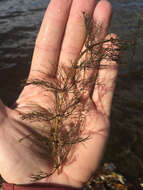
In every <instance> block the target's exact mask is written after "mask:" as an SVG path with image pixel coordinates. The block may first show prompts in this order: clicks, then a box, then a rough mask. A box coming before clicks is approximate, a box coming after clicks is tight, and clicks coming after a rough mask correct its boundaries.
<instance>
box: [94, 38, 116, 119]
mask: <svg viewBox="0 0 143 190" xmlns="http://www.w3.org/2000/svg"><path fill="white" fill-rule="evenodd" d="M105 40H106V41H108V40H109V41H108V42H106V43H105V44H104V45H103V49H104V52H105V53H104V55H103V59H102V60H101V63H100V69H99V73H98V78H97V81H96V83H95V86H94V91H93V95H92V99H93V102H94V103H95V105H96V108H97V110H98V111H100V112H101V113H103V114H105V115H107V116H109V115H110V110H111V104H112V97H113V94H114V89H115V84H116V77H117V73H118V64H117V63H118V59H117V57H119V51H118V50H117V49H118V45H117V43H116V42H117V41H118V40H117V36H116V35H115V34H109V35H107V36H106V38H105ZM114 42H115V43H114Z"/></svg>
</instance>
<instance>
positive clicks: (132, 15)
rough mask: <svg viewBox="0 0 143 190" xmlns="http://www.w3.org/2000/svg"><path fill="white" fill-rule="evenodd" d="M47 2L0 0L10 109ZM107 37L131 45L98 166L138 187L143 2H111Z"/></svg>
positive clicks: (142, 163)
mask: <svg viewBox="0 0 143 190" xmlns="http://www.w3.org/2000/svg"><path fill="white" fill-rule="evenodd" d="M48 2H49V1H48V0H34V1H33V0H26V1H23V0H0V98H1V99H2V100H3V102H4V103H5V104H6V105H8V106H11V105H12V103H13V102H14V101H15V99H16V98H17V97H18V95H19V93H20V90H21V88H20V82H21V80H23V79H25V78H26V77H27V75H28V72H29V68H30V64H31V58H32V53H33V48H34V43H35V38H36V35H37V32H38V30H39V27H40V24H41V21H42V17H43V14H44V11H45V9H46V7H47V4H48ZM110 2H111V3H112V5H113V11H114V16H113V20H112V24H111V29H110V31H111V32H114V33H116V34H117V35H118V36H119V37H120V39H122V40H133V41H134V42H135V43H134V46H131V47H129V48H128V50H126V51H124V52H122V55H121V63H120V66H119V76H118V80H117V87H116V92H115V95H114V99H113V106H112V114H111V135H110V138H109V141H108V145H107V149H106V153H105V156H104V160H103V163H112V164H113V165H114V166H115V167H116V170H117V171H118V172H119V173H121V174H122V175H124V176H125V178H126V179H127V180H129V181H130V182H132V183H134V184H137V183H140V184H141V183H143V1H142V0H134V1H132V0H110Z"/></svg>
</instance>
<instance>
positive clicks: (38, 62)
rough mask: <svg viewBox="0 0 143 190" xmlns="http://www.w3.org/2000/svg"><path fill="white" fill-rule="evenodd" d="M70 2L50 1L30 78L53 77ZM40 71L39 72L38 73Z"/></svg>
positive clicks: (38, 39) (37, 42) (39, 35)
mask: <svg viewBox="0 0 143 190" xmlns="http://www.w3.org/2000/svg"><path fill="white" fill-rule="evenodd" d="M71 3H72V0H68V1H67V0H62V1H57V0H51V2H50V4H49V6H48V8H47V11H46V13H45V16H44V19H43V22H42V25H41V28H40V32H39V34H38V37H37V40H36V45H35V50H34V55H33V60H32V66H31V71H30V77H36V78H37V77H38V76H39V75H40V76H41V75H42V73H45V74H47V75H49V76H54V74H55V72H56V68H57V62H58V58H59V52H60V47H61V41H62V37H63V34H64V30H65V26H66V23H67V19H68V16H69V11H70V7H71ZM39 71H40V72H39Z"/></svg>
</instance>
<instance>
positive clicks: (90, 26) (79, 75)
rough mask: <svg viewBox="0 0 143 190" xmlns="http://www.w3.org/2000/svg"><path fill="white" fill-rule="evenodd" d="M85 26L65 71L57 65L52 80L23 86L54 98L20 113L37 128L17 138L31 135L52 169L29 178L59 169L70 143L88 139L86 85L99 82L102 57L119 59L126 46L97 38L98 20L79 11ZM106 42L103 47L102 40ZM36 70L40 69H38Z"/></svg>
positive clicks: (112, 40) (121, 42) (35, 178)
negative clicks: (76, 55) (81, 43)
mask: <svg viewBox="0 0 143 190" xmlns="http://www.w3.org/2000/svg"><path fill="white" fill-rule="evenodd" d="M83 16H84V20H85V28H86V40H85V48H84V50H82V51H81V53H80V56H79V58H78V59H77V60H76V61H75V62H73V63H72V64H71V68H70V69H69V71H68V72H63V69H62V68H59V70H58V73H57V77H56V80H54V82H53V81H52V82H50V81H49V80H46V79H45V80H39V79H34V80H27V81H26V83H25V86H28V85H33V86H38V87H40V88H42V89H44V90H45V91H48V92H51V93H52V94H53V96H54V99H55V105H54V106H53V107H52V108H49V109H48V108H47V109H45V108H43V107H41V106H40V105H37V104H36V105H35V104H33V105H31V106H32V107H33V110H32V111H31V112H28V113H24V114H22V116H21V118H22V120H26V121H30V122H31V123H35V122H36V123H37V122H39V123H40V124H41V126H40V128H39V127H37V126H34V129H35V130H36V133H32V134H29V135H27V136H25V137H24V138H22V139H20V142H22V141H23V140H24V139H25V138H29V137H30V138H33V139H34V142H35V143H36V144H37V145H38V146H39V147H41V152H40V154H41V156H42V154H43V155H45V154H46V155H47V159H48V160H49V162H50V163H51V166H52V168H53V170H52V172H47V173H41V174H35V175H33V176H31V179H32V180H34V181H35V180H40V179H42V178H45V177H48V176H50V175H52V174H53V173H54V172H55V171H56V170H57V171H58V172H59V173H60V172H61V170H62V166H63V165H64V163H65V162H66V161H67V157H68V155H69V152H70V151H71V148H72V147H73V145H74V144H77V143H81V142H85V141H88V139H89V138H90V134H86V135H85V134H84V135H83V131H84V120H85V115H86V111H87V108H88V101H86V97H87V93H88V89H87V88H89V86H93V85H94V86H95V85H100V81H98V72H99V70H100V69H103V68H106V65H100V62H101V60H102V59H108V60H116V61H117V62H119V53H118V52H119V50H120V49H123V48H124V49H125V48H127V46H128V43H130V42H127V41H121V40H119V39H118V38H117V39H113V38H110V39H109V40H100V41H99V40H97V37H96V36H97V35H98V33H99V32H101V31H102V30H103V28H102V24H98V25H97V24H95V23H94V22H93V20H92V18H91V17H90V16H89V15H87V14H86V13H83ZM105 43H106V44H107V43H110V45H109V46H106V47H104V44H105ZM89 71H94V72H95V75H94V77H92V78H90V79H87V77H86V73H87V72H89ZM39 72H40V71H39Z"/></svg>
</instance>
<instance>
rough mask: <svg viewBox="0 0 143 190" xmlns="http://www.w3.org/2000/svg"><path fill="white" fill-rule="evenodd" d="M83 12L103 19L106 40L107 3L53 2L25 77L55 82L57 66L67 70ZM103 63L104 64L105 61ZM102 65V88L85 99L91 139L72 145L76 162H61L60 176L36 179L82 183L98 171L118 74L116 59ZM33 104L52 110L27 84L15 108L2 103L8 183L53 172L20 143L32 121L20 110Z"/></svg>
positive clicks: (1, 148) (44, 95) (48, 99)
mask: <svg viewBox="0 0 143 190" xmlns="http://www.w3.org/2000/svg"><path fill="white" fill-rule="evenodd" d="M83 11H85V12H87V13H88V14H90V15H93V19H94V21H95V22H97V23H98V22H99V23H102V25H103V28H104V30H103V32H100V34H99V36H98V39H103V38H105V36H106V34H107V29H108V26H109V23H110V19H111V14H112V10H111V5H110V4H109V2H108V1H106V0H101V1H99V3H98V4H96V1H95V0H88V1H86V0H61V1H57V0H51V2H50V4H49V6H48V9H47V11H46V13H45V16H44V19H43V23H42V26H41V29H40V32H39V34H38V37H37V40H36V45H35V50H34V55H33V61H32V66H31V70H30V74H29V77H28V78H29V79H42V80H44V79H46V80H47V79H49V80H54V78H55V76H56V72H57V70H58V67H59V66H60V67H63V68H66V69H67V70H68V68H70V64H71V62H72V61H74V60H76V59H77V57H78V56H79V53H80V51H81V49H82V48H83V44H84V40H85V27H84V20H83V16H82V14H83ZM75 26H76V27H75ZM112 37H114V35H112ZM107 38H109V36H108V37H107ZM57 63H58V64H57ZM101 64H105V60H102V61H101ZM106 65H109V67H108V68H106V69H103V70H101V71H99V74H98V80H100V81H102V82H104V86H103V87H102V88H101V87H100V88H94V87H93V88H94V90H93V94H92V96H88V97H87V101H89V102H90V103H89V105H90V106H89V110H88V113H87V115H86V119H85V129H84V130H85V131H84V133H85V134H88V133H91V135H90V139H89V140H88V141H86V142H84V143H79V144H77V145H75V147H74V152H72V151H71V154H73V155H72V156H73V158H74V161H73V162H71V163H70V162H69V163H65V165H64V166H63V169H62V172H61V173H60V174H58V173H57V172H55V173H54V174H53V175H52V176H50V177H46V178H44V179H42V180H39V181H37V182H39V183H49V182H50V183H57V184H65V185H69V186H75V187H82V186H83V184H84V183H85V182H86V181H87V180H88V179H89V177H90V176H91V175H92V173H93V172H94V171H95V170H96V169H97V167H98V165H99V162H100V160H101V156H102V154H103V151H104V147H105V143H106V140H107V137H108V131H109V118H108V117H109V114H110V108H111V101H112V95H113V91H114V86H115V78H116V75H117V69H116V67H112V65H114V66H116V62H114V61H106ZM110 66H111V67H110ZM38 71H40V72H38ZM43 73H46V75H45V74H43ZM92 74H93V73H92ZM92 74H91V73H89V76H87V77H91V75H92ZM89 91H90V89H89ZM89 94H90V93H89ZM31 102H34V103H35V104H38V105H40V106H41V107H43V108H45V109H48V108H51V107H52V106H53V102H54V101H53V94H52V93H50V92H46V91H44V90H43V89H41V88H40V87H35V86H32V85H30V86H26V87H25V88H24V89H23V91H22V93H21V95H20V96H19V98H18V100H17V101H16V104H15V105H16V106H15V108H14V109H10V108H7V107H6V106H4V105H3V103H2V102H0V173H1V176H2V177H3V178H4V179H5V180H6V181H7V182H8V183H14V184H28V183H32V182H31V178H30V177H31V176H33V175H34V174H38V173H40V172H41V171H42V172H47V171H51V170H52V168H51V166H50V163H49V161H48V160H47V159H46V157H45V158H41V157H40V155H39V154H38V152H39V149H40V147H38V145H35V144H34V143H33V141H32V140H31V139H28V138H27V139H25V140H24V141H22V142H21V143H20V142H19V140H20V139H22V138H23V137H25V135H28V134H29V133H30V132H31V130H32V124H31V123H30V122H24V121H23V120H21V117H20V115H21V113H24V112H27V111H28V110H30V111H31V110H32V109H33V108H32V106H31V105H30V103H31Z"/></svg>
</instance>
